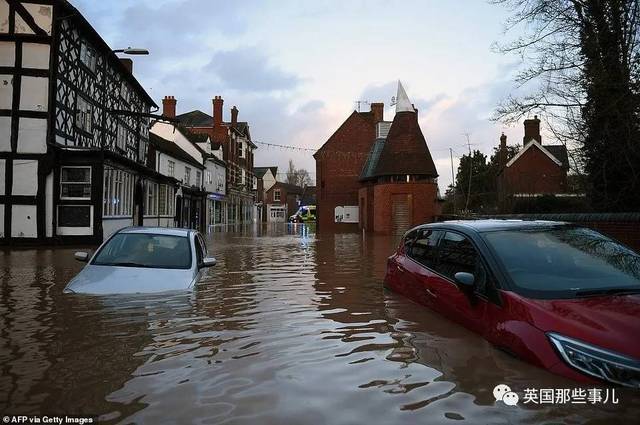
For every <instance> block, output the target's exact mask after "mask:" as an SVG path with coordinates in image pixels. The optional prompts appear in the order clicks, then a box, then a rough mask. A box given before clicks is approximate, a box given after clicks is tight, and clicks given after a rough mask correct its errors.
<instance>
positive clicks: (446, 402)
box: [0, 225, 640, 424]
mask: <svg viewBox="0 0 640 425" xmlns="http://www.w3.org/2000/svg"><path fill="white" fill-rule="evenodd" d="M207 239H208V245H209V249H210V251H211V253H212V254H213V255H214V256H215V257H216V258H217V259H218V265H217V266H216V267H215V268H212V269H210V271H209V272H208V276H207V277H206V278H205V279H203V281H202V283H201V285H200V286H199V287H198V288H197V290H196V291H195V292H194V293H193V294H188V295H184V294H182V295H171V296H166V295H163V296H134V297H124V296H112V297H90V296H81V295H67V294H62V289H63V288H64V286H65V284H66V283H67V282H68V281H69V279H71V278H72V277H73V276H74V275H75V274H76V273H77V272H78V271H79V270H80V269H81V268H82V264H81V263H78V262H76V261H74V259H73V252H74V251H75V249H70V248H56V249H37V250H33V249H29V250H11V251H8V250H7V251H0V282H1V287H0V368H1V373H0V414H49V415H53V414H76V415H99V416H100V418H101V419H103V420H105V421H108V422H113V423H150V424H156V423H202V424H214V423H215V424H219V423H229V424H240V423H243V424H285V423H286V424H324V423H326V424H360V423H366V424H394V423H412V424H413V423H429V424H438V423H458V422H466V423H473V424H475V423H479V424H489V423H593V424H600V423H601V424H609V423H612V421H614V420H616V421H618V423H628V422H635V421H637V420H638V417H640V416H639V415H640V396H639V394H640V393H639V392H638V391H632V390H625V389H620V388H617V389H616V395H617V397H618V399H619V403H618V404H611V403H608V404H604V405H602V404H598V405H589V404H587V405H571V404H565V405H546V406H544V407H541V406H534V405H531V404H526V405H523V404H522V400H521V402H520V403H519V404H518V406H506V405H504V404H503V403H502V402H496V401H495V399H494V397H493V388H494V386H495V385H497V384H507V385H509V386H510V387H511V388H512V389H513V390H514V391H516V392H518V393H519V394H520V396H521V397H522V393H523V392H524V390H525V389H526V388H576V387H581V388H590V387H591V386H589V385H584V384H578V383H575V382H572V381H568V380H566V379H563V378H560V377H557V376H554V375H552V374H550V373H548V372H546V371H544V370H541V369H538V368H535V367H533V366H530V365H528V364H526V363H523V362H521V361H519V360H517V359H514V358H512V357H510V356H508V355H507V354H505V353H503V352H501V351H498V350H496V349H494V348H493V347H492V346H491V345H490V344H488V343H487V342H485V341H484V339H482V338H481V337H480V336H478V335H476V334H474V333H472V332H470V331H467V330H466V329H464V328H462V327H460V326H459V325H457V324H454V323H453V322H450V321H449V320H447V319H445V318H443V317H441V316H439V315H437V314H435V313H432V312H430V311H429V310H427V309H425V308H423V307H421V306H419V305H416V304H413V303H412V302H410V301H408V300H407V299H405V298H403V297H402V296H400V295H397V294H394V293H391V292H389V291H387V290H384V289H383V287H382V278H383V276H384V267H385V260H386V258H387V256H388V255H389V254H390V253H391V252H392V251H393V249H394V246H395V241H394V240H393V239H392V238H384V237H372V236H366V237H364V238H363V236H362V235H358V234H340V235H319V236H316V235H314V234H313V228H308V227H304V226H287V225H282V226H276V227H263V228H259V229H255V228H239V229H235V231H233V232H227V233H220V232H218V233H213V234H210V235H208V237H207ZM636 423H637V422H636Z"/></svg>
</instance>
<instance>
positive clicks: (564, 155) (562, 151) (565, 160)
mask: <svg viewBox="0 0 640 425" xmlns="http://www.w3.org/2000/svg"><path fill="white" fill-rule="evenodd" d="M544 148H545V149H546V150H548V151H549V153H550V154H551V155H553V156H555V157H556V159H557V160H558V161H560V162H561V163H562V166H563V167H564V168H566V169H567V170H568V169H569V153H568V152H567V147H566V146H565V145H544Z"/></svg>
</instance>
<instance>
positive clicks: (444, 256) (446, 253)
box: [436, 232, 479, 279]
mask: <svg viewBox="0 0 640 425" xmlns="http://www.w3.org/2000/svg"><path fill="white" fill-rule="evenodd" d="M439 250H440V261H439V263H438V265H437V266H436V270H437V271H438V272H439V273H441V274H443V275H445V276H447V277H448V278H450V279H453V277H454V275H455V274H456V273H458V272H466V273H472V274H475V275H476V277H478V276H477V274H478V273H477V270H476V265H477V264H478V260H479V258H478V254H477V252H476V250H475V248H474V247H473V245H472V244H471V241H469V239H467V238H465V237H464V236H462V235H460V234H458V233H453V232H446V233H445V235H444V237H443V238H442V239H441V240H440V244H439Z"/></svg>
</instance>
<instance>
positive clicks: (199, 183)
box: [196, 170, 202, 187]
mask: <svg viewBox="0 0 640 425" xmlns="http://www.w3.org/2000/svg"><path fill="white" fill-rule="evenodd" d="M196 186H197V187H200V186H202V171H200V170H196Z"/></svg>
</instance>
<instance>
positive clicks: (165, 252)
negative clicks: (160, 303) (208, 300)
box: [64, 227, 216, 295]
mask: <svg viewBox="0 0 640 425" xmlns="http://www.w3.org/2000/svg"><path fill="white" fill-rule="evenodd" d="M75 258H76V260H78V261H82V262H86V263H87V265H86V266H85V267H84V269H82V271H81V272H80V273H78V275H77V276H76V277H74V278H73V279H72V280H71V281H70V282H69V283H68V284H67V286H66V287H65V289H64V292H65V293H82V294H94V295H106V294H136V293H154V292H165V291H176V290H190V289H193V288H194V287H195V285H196V283H197V282H198V279H200V277H201V276H202V273H203V270H204V269H205V268H207V267H212V266H214V265H215V264H216V259H215V258H213V257H208V256H207V246H206V244H205V243H204V239H203V238H202V235H201V234H200V233H199V232H197V231H195V230H191V229H174V228H158V227H127V228H125V229H121V230H119V231H117V232H116V233H114V234H113V235H112V236H111V237H110V238H109V239H107V240H106V241H105V242H104V243H103V244H102V245H100V247H99V248H98V250H97V251H96V253H95V255H93V257H91V259H89V254H88V253H86V252H76V253H75Z"/></svg>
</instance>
